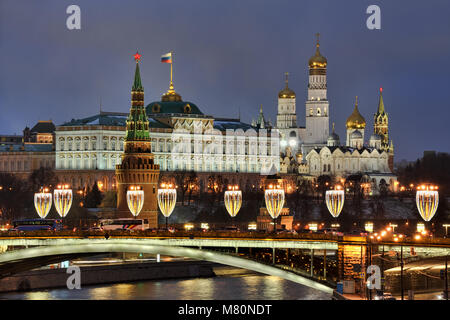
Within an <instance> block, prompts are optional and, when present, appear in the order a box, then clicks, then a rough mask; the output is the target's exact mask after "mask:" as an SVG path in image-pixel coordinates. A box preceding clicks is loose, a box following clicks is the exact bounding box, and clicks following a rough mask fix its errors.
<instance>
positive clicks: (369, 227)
mask: <svg viewBox="0 0 450 320" xmlns="http://www.w3.org/2000/svg"><path fill="white" fill-rule="evenodd" d="M364 229H365V230H366V231H367V232H369V233H372V232H373V222H366V224H365V225H364Z"/></svg>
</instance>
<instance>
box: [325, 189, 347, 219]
mask: <svg viewBox="0 0 450 320" xmlns="http://www.w3.org/2000/svg"><path fill="white" fill-rule="evenodd" d="M344 199H345V192H344V190H342V189H341V187H340V186H336V188H335V189H334V190H327V192H326V193H325V202H326V204H327V208H328V211H330V213H331V215H332V216H333V217H334V218H337V217H339V215H340V214H341V211H342V208H343V207H344Z"/></svg>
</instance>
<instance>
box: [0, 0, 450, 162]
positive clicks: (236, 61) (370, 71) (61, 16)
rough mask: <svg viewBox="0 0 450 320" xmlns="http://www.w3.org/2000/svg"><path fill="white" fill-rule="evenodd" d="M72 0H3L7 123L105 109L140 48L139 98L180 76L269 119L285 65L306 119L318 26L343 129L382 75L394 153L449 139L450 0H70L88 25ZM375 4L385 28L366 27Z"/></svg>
mask: <svg viewBox="0 0 450 320" xmlns="http://www.w3.org/2000/svg"><path fill="white" fill-rule="evenodd" d="M73 3H74V2H73V1H48V0H47V1H44V0H43V1H31V0H28V1H25V0H22V1H14V0H2V1H1V2H0V58H1V59H0V70H1V73H0V106H1V108H2V110H1V111H2V117H1V119H0V126H1V128H2V130H1V132H2V133H14V132H16V133H19V132H21V130H22V129H23V127H25V125H28V126H31V125H33V124H34V123H35V122H36V121H37V120H39V119H49V118H51V119H53V121H54V122H55V123H57V124H60V123H62V122H65V121H68V120H70V119H71V118H80V117H86V116H89V115H91V114H93V113H95V112H97V111H98V109H99V101H100V99H102V104H103V109H104V110H111V111H124V112H126V111H128V109H129V102H130V101H129V100H130V89H131V83H132V77H133V71H134V68H133V60H132V54H134V52H135V51H136V50H137V49H138V50H139V52H141V53H142V55H143V57H142V64H141V73H142V78H143V79H142V80H143V84H144V87H145V92H146V101H147V102H151V101H153V100H156V99H159V97H160V95H161V94H162V93H163V92H164V91H165V90H166V89H167V86H168V80H169V66H168V65H166V64H161V63H160V62H159V61H160V60H159V59H160V55H162V54H164V53H166V52H168V51H170V50H173V51H174V52H175V53H176V56H175V61H174V81H175V87H176V89H177V91H178V92H179V93H180V94H181V95H182V97H183V99H185V100H190V101H193V102H195V103H196V104H197V105H198V106H199V107H200V108H201V109H202V111H203V112H205V113H207V114H211V115H216V116H228V117H235V116H237V114H238V110H239V108H240V110H241V115H242V118H243V119H244V120H245V121H248V122H249V121H251V119H252V117H256V116H257V113H258V110H259V105H260V104H263V106H264V111H265V113H266V115H267V116H268V117H269V118H271V119H272V120H273V121H274V120H275V115H276V98H277V92H278V91H279V90H280V89H281V88H282V87H283V73H284V72H285V71H289V72H290V73H291V77H290V87H291V88H292V89H294V90H295V91H296V93H297V112H298V118H299V125H304V115H305V111H304V101H305V98H306V86H307V61H308V59H309V57H310V56H311V55H312V54H313V53H314V41H315V37H314V34H315V33H316V32H320V33H321V34H322V37H321V39H322V40H321V51H322V53H323V54H324V55H325V56H326V57H327V58H328V62H329V69H328V84H329V96H328V98H329V100H330V112H331V120H332V121H333V122H336V129H337V131H338V133H339V134H340V136H341V139H343V138H344V136H345V134H344V130H345V128H344V125H345V120H346V118H347V117H348V115H349V114H350V113H351V112H352V109H353V103H354V97H355V96H356V95H358V96H359V101H360V104H359V107H360V111H361V113H362V114H363V116H364V117H365V118H366V121H367V122H368V124H369V126H368V128H367V134H370V133H371V131H372V122H373V114H374V112H375V111H376V107H377V103H378V88H379V87H380V86H382V87H384V89H385V90H384V102H385V105H386V109H387V111H388V113H389V116H390V118H389V121H390V134H391V138H392V139H393V140H394V143H395V147H396V158H397V159H402V158H407V159H415V158H417V157H419V156H421V153H422V151H423V150H441V151H447V152H448V151H449V142H448V141H450V134H449V130H448V125H447V121H448V120H447V119H448V118H449V116H450V111H449V107H448V101H450V90H449V89H448V87H449V74H450V72H449V71H450V61H449V59H448V57H449V56H450V54H449V53H450V40H449V30H450V19H448V13H449V12H450V10H449V9H450V3H449V2H447V1H439V0H430V1H426V2H425V1H365V0H364V1H361V0H351V1H332V0H329V1H294V0H290V1H287V0H285V1H283V0H281V1H280V0H277V1H275V0H272V1H262V0H241V1H238V0H227V1H221V0H215V1H205V0H177V1H175V0H173V1H168V0H166V1H157V0H152V1H137V0H129V1H106V0H104V1H103V0H96V1H92V0H91V1H76V4H78V5H79V6H80V7H81V14H82V30H80V31H69V30H67V29H66V26H65V24H66V22H65V21H66V18H67V14H66V13H65V11H66V8H67V6H69V5H70V4H73ZM370 4H378V5H380V7H381V10H382V30H380V31H369V30H368V29H367V28H366V27H365V19H366V14H365V10H366V8H367V6H368V5H370Z"/></svg>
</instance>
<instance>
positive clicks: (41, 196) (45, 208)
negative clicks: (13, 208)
mask: <svg viewBox="0 0 450 320" xmlns="http://www.w3.org/2000/svg"><path fill="white" fill-rule="evenodd" d="M34 207H35V208H36V212H37V214H38V215H39V217H40V218H41V219H45V217H46V216H47V215H48V213H49V212H50V208H51V207H52V194H51V193H50V192H49V190H48V188H44V187H42V188H41V191H40V192H36V193H35V194H34Z"/></svg>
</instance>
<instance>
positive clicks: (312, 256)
mask: <svg viewBox="0 0 450 320" xmlns="http://www.w3.org/2000/svg"><path fill="white" fill-rule="evenodd" d="M313 276H314V249H311V277H313Z"/></svg>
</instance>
